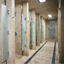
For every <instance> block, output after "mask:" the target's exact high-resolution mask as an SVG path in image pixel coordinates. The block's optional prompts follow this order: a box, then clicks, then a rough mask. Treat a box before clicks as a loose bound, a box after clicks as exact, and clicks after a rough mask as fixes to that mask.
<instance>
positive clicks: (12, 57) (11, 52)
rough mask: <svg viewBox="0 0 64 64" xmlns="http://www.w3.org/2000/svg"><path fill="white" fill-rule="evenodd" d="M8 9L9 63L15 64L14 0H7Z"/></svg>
mask: <svg viewBox="0 0 64 64" xmlns="http://www.w3.org/2000/svg"><path fill="white" fill-rule="evenodd" d="M7 7H8V10H9V63H8V64H15V0H7Z"/></svg>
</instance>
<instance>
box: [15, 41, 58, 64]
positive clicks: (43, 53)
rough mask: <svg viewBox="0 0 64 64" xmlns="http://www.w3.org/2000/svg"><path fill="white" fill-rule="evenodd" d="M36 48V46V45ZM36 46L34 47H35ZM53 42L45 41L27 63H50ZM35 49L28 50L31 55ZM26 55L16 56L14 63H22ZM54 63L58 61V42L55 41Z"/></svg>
mask: <svg viewBox="0 0 64 64" xmlns="http://www.w3.org/2000/svg"><path fill="white" fill-rule="evenodd" d="M37 48H38V47H37ZM37 48H36V49H37ZM53 49H54V42H47V43H46V44H45V46H44V47H43V48H42V49H41V50H40V51H39V52H38V53H37V54H36V55H35V56H34V57H33V58H32V60H31V61H30V62H29V63H28V64H52V63H51V62H52V56H53ZM34 52H35V50H30V55H29V56H31V55H32V54H33V53H34ZM27 58H28V57H27V56H16V63H15V64H24V62H25V61H26V60H27ZM55 64H59V62H58V44H57V43H56V61H55Z"/></svg>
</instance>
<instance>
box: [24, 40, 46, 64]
mask: <svg viewBox="0 0 64 64" xmlns="http://www.w3.org/2000/svg"><path fill="white" fill-rule="evenodd" d="M46 43H47V41H46V42H45V43H44V44H42V45H41V46H40V47H39V48H38V49H37V50H36V51H35V52H34V54H33V55H32V56H30V57H29V58H28V59H27V60H26V61H25V63H24V64H27V63H29V62H30V60H31V59H32V58H33V57H34V56H35V55H36V54H37V53H38V52H39V50H40V49H41V48H42V47H43V46H44V45H45V44H46Z"/></svg>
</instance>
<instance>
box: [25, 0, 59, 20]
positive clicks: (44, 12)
mask: <svg viewBox="0 0 64 64" xmlns="http://www.w3.org/2000/svg"><path fill="white" fill-rule="evenodd" d="M25 1H26V0H25ZM28 2H29V5H30V6H29V7H30V9H33V8H35V11H36V13H39V14H40V15H41V16H43V17H44V18H45V19H47V18H48V14H52V16H53V19H54V18H57V12H58V0H46V2H45V3H39V2H38V0H28Z"/></svg>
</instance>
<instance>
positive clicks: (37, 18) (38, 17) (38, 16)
mask: <svg viewBox="0 0 64 64" xmlns="http://www.w3.org/2000/svg"><path fill="white" fill-rule="evenodd" d="M36 20H37V21H38V45H40V15H39V14H36Z"/></svg>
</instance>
